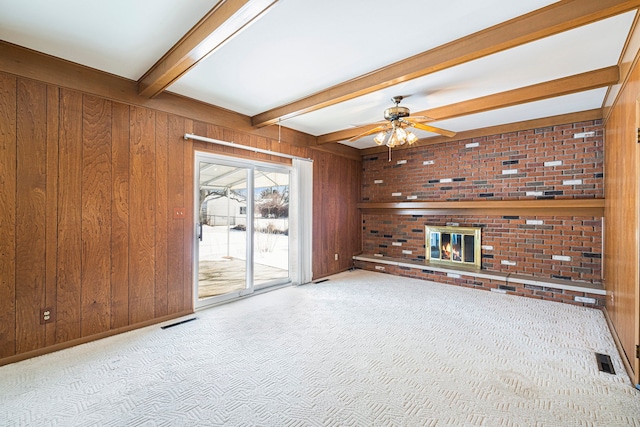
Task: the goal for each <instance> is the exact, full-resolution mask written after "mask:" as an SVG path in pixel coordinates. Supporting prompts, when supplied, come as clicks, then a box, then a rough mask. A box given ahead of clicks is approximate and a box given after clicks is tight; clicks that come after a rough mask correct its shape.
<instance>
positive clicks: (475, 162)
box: [362, 120, 604, 202]
mask: <svg viewBox="0 0 640 427" xmlns="http://www.w3.org/2000/svg"><path fill="white" fill-rule="evenodd" d="M582 132H595V136H594V137H589V138H577V139H576V138H574V137H573V135H574V134H576V133H582ZM363 160H364V162H363V175H362V183H363V188H362V200H363V201H371V202H373V201H375V202H400V201H407V200H415V201H421V200H422V201H427V200H429V201H434V200H450V201H455V200H520V199H553V198H564V199H567V198H595V197H604V196H603V195H604V191H603V188H604V185H603V169H602V165H603V127H602V122H601V121H600V120H597V121H588V122H580V123H573V124H567V125H561V126H553V127H547V128H539V129H532V130H528V131H522V132H513V133H507V134H501V135H492V136H486V137H481V138H474V139H467V140H460V141H452V142H447V143H443V144H437V145H431V146H425V147H419V148H415V149H411V150H397V151H394V152H393V159H392V161H391V162H389V161H388V157H387V155H386V154H379V155H370V156H365V157H364V158H363ZM431 162H433V164H431Z"/></svg>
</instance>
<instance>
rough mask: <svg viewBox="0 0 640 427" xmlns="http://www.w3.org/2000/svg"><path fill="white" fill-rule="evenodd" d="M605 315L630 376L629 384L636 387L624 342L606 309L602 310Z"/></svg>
mask: <svg viewBox="0 0 640 427" xmlns="http://www.w3.org/2000/svg"><path fill="white" fill-rule="evenodd" d="M602 312H603V313H604V318H605V320H606V321H607V326H609V330H610V331H611V336H612V337H613V341H614V342H615V343H616V348H617V349H618V353H620V358H621V359H622V363H623V364H624V369H625V370H626V371H627V375H628V376H629V382H630V383H631V385H632V386H633V387H635V386H636V384H635V382H634V381H633V378H634V377H635V375H634V372H633V368H632V367H631V362H630V361H629V358H628V357H627V354H626V352H625V351H624V348H623V347H622V342H620V338H619V337H618V333H617V332H616V328H615V327H614V326H613V322H612V321H611V317H609V312H608V311H607V309H606V307H605V308H603V309H602Z"/></svg>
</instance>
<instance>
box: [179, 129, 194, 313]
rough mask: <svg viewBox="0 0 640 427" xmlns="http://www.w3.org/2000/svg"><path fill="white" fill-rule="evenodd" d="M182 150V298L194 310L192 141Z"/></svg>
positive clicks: (191, 131)
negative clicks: (183, 215) (184, 211)
mask: <svg viewBox="0 0 640 427" xmlns="http://www.w3.org/2000/svg"><path fill="white" fill-rule="evenodd" d="M184 132H185V133H193V120H185V121H184ZM182 148H183V150H184V158H183V160H184V163H183V165H184V172H183V176H184V179H185V181H184V207H185V210H186V215H185V219H184V234H183V247H184V258H183V261H182V264H183V268H184V276H183V279H182V283H183V289H184V293H183V296H182V298H183V299H182V307H183V309H185V310H187V309H190V310H193V306H194V304H193V286H194V284H193V263H194V262H195V261H194V244H195V243H194V242H195V238H196V233H195V222H194V221H195V218H194V217H195V213H194V212H193V204H194V200H193V197H194V195H193V193H194V191H195V189H194V188H193V176H194V170H193V163H194V161H195V157H194V148H193V141H192V140H185V141H184V143H183V145H182Z"/></svg>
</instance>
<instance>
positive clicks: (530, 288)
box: [355, 120, 604, 306]
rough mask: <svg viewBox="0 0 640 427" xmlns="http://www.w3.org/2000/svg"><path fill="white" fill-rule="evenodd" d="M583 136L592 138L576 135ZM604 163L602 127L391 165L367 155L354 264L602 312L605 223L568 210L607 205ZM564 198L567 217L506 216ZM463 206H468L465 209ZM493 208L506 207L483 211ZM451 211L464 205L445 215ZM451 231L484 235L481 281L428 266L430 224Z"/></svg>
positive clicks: (575, 126)
mask: <svg viewBox="0 0 640 427" xmlns="http://www.w3.org/2000/svg"><path fill="white" fill-rule="evenodd" d="M584 132H593V136H587V137H579V138H576V137H575V134H581V133H584ZM602 165H603V129H602V124H601V121H599V120H596V121H588V122H580V123H571V124H566V125H560V126H553V127H547V128H538V129H532V130H529V131H524V132H514V133H509V134H500V135H493V136H487V137H482V138H477V139H473V140H461V141H453V142H450V143H442V144H438V145H432V146H424V147H418V148H414V149H410V150H397V151H395V152H394V160H393V161H392V162H389V161H388V158H387V157H386V156H384V155H382V154H381V155H379V156H378V155H368V156H365V157H364V158H363V179H362V182H363V191H362V203H361V209H362V212H363V217H362V218H363V224H362V227H363V255H364V256H369V257H370V260H368V261H362V260H356V261H355V264H356V266H357V267H360V268H366V269H372V270H377V271H384V272H387V273H392V274H398V275H403V276H412V277H419V278H423V279H429V280H435V281H439V282H445V283H451V284H456V285H463V286H472V287H477V288H481V289H490V290H495V291H501V292H506V293H513V294H517V295H522V296H529V297H534V298H542V299H550V300H555V301H561V302H568V303H572V304H578V305H589V306H603V305H604V296H603V295H604V292H603V290H602V285H601V283H602V265H601V261H602V230H603V224H602V216H601V214H595V213H594V212H593V210H580V209H575V210H573V209H571V207H570V205H571V203H573V201H576V202H579V201H585V200H586V199H593V200H592V201H593V202H597V201H598V200H597V199H602V198H603V168H602ZM562 200H565V201H568V202H569V203H568V205H569V207H568V208H563V210H553V209H550V210H549V211H547V210H545V209H537V210H534V209H532V210H526V209H525V210H524V211H522V210H521V209H520V210H518V209H515V211H516V212H517V214H514V212H513V211H514V209H512V208H519V207H520V205H525V204H527V203H533V205H535V204H536V203H537V204H542V205H544V204H545V203H552V202H554V201H562ZM531 201H534V202H531ZM421 202H423V204H426V203H431V202H433V203H432V204H434V205H437V204H438V203H436V202H443V203H444V204H446V206H447V207H448V208H447V209H431V205H428V206H429V208H425V209H426V211H425V212H422V211H421V210H419V209H414V210H412V209H411V206H412V205H420V203H421ZM464 202H470V203H469V204H468V206H469V208H466V206H467V205H465V204H464ZM486 202H489V203H486ZM503 202H504V203H503ZM474 203H475V204H474ZM490 203H500V206H504V207H505V208H504V209H501V208H491V209H487V208H486V206H488V205H490ZM476 205H478V206H481V207H482V209H476V208H474V206H476ZM565 205H567V204H565ZM370 206H375V207H376V208H375V209H374V208H370ZM380 206H383V207H387V206H391V207H396V206H398V207H399V206H402V209H400V208H397V209H393V208H390V209H380ZM452 206H453V207H457V206H465V208H459V209H458V208H456V209H449V208H450V207H452ZM544 206H546V205H544ZM423 210H424V209H423ZM521 211H522V212H521ZM447 225H455V226H458V227H462V228H467V229H478V230H479V231H480V232H481V235H482V238H481V240H482V246H481V248H480V250H479V264H478V265H477V267H481V271H482V273H483V274H481V275H476V276H467V275H465V274H459V273H455V272H453V273H452V272H450V271H449V270H447V269H442V268H436V267H439V266H442V263H441V262H436V263H434V262H433V259H431V258H432V256H431V255H432V253H431V250H430V246H431V245H430V244H427V239H429V237H428V235H427V233H428V230H429V229H430V227H431V228H432V229H436V230H441V229H440V228H438V227H445V226H447ZM440 232H442V231H440ZM440 239H442V234H441V235H440ZM440 243H441V242H440ZM428 248H429V250H428ZM390 260H392V261H394V262H395V264H389V262H390ZM376 261H377V262H376ZM384 261H387V263H386V264H385V263H384ZM440 261H441V260H440ZM454 267H455V266H454ZM454 270H455V268H454V269H453V270H451V271H454ZM462 270H464V269H462ZM463 273H464V271H463ZM491 274H494V276H491ZM481 276H482V277H481ZM485 276H486V277H485ZM509 278H511V279H513V278H517V279H518V280H519V282H517V283H516V282H514V281H513V280H511V281H510V280H509ZM497 279H499V280H497ZM556 285H557V286H558V287H554V286H556Z"/></svg>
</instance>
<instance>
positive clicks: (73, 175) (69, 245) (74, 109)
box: [55, 89, 82, 343]
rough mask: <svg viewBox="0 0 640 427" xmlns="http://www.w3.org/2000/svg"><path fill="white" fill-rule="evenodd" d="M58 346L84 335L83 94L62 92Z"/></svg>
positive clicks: (59, 167)
mask: <svg viewBox="0 0 640 427" xmlns="http://www.w3.org/2000/svg"><path fill="white" fill-rule="evenodd" d="M58 156H59V157H58V185H59V189H60V190H59V191H58V273H57V274H58V287H57V294H56V320H55V321H56V343H60V342H65V341H70V340H73V339H77V338H80V336H81V328H80V326H81V325H80V321H81V307H82V305H81V299H80V296H81V292H82V229H81V227H80V226H79V225H80V224H82V94H80V93H78V92H74V91H70V90H64V89H63V90H61V91H60V137H59V140H58Z"/></svg>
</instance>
